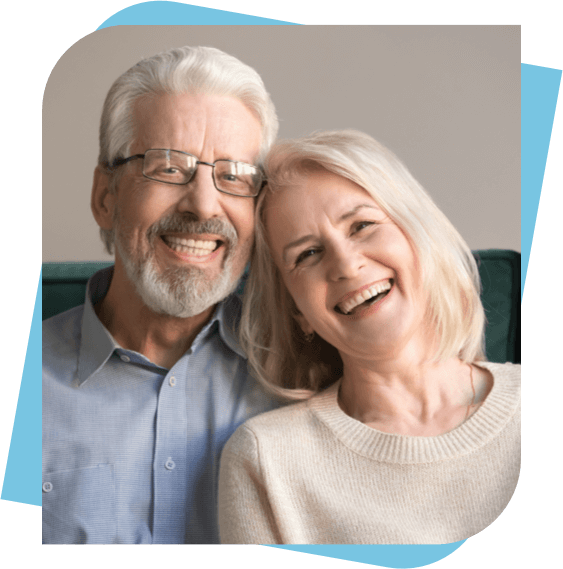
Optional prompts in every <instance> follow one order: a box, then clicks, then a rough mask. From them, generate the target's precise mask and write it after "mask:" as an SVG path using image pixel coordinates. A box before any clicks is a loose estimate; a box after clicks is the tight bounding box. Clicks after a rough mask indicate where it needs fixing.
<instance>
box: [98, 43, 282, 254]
mask: <svg viewBox="0 0 563 569" xmlns="http://www.w3.org/2000/svg"><path fill="white" fill-rule="evenodd" d="M160 93H168V94H180V93H192V94H199V93H204V94H207V95H221V96H228V97H233V98H235V99H238V100H240V101H241V102H242V103H243V104H244V105H245V106H246V107H247V108H248V109H249V110H250V111H252V112H253V113H254V114H255V115H256V116H257V117H258V119H259V120H260V124H261V125H262V139H261V152H260V157H259V161H261V160H262V159H263V157H264V155H265V154H266V152H267V151H268V149H269V148H270V146H271V145H272V143H273V141H274V140H275V138H276V135H277V132H278V126H279V124H278V119H277V116H276V110H275V108H274V104H273V103H272V100H271V98H270V95H269V94H268V92H267V91H266V88H265V87H264V83H263V82H262V79H261V78H260V75H258V73H257V72H256V71H255V70H254V69H252V68H251V67H249V66H248V65H246V64H244V63H242V62H241V61H239V60H238V59H237V58H236V57H233V56H232V55H228V54H226V53H224V52H222V51H220V50H218V49H215V48H212V47H187V46H186V47H180V48H174V49H171V50H169V51H165V52H162V53H159V54H157V55H154V56H152V57H149V58H147V59H143V60H142V61H140V62H139V63H137V64H136V65H134V66H133V67H131V69H129V70H128V71H126V72H125V73H124V74H123V75H121V76H120V77H119V78H118V79H117V80H116V81H115V83H114V84H113V85H112V87H111V89H110V90H109V92H108V94H107V97H106V100H105V103H104V107H103V110H102V118H101V123H100V154H99V157H98V166H99V167H100V168H103V169H104V170H105V171H106V172H107V173H108V174H109V176H110V190H111V191H115V188H116V187H117V183H118V181H119V175H120V174H119V172H120V171H121V169H117V170H116V171H115V172H113V171H112V170H111V168H109V167H110V166H111V164H112V163H113V162H114V161H115V159H116V158H126V157H127V156H129V151H130V148H131V145H132V143H133V139H134V135H135V122H134V117H133V109H134V105H135V102H136V101H137V100H138V99H139V98H140V97H143V96H146V95H154V94H160ZM100 234H101V237H102V241H103V242H104V244H105V246H106V249H107V250H108V252H110V253H111V252H112V250H113V234H112V232H111V231H106V230H103V229H102V230H101V231H100Z"/></svg>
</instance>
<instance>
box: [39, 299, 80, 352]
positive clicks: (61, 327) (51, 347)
mask: <svg viewBox="0 0 563 569" xmlns="http://www.w3.org/2000/svg"><path fill="white" fill-rule="evenodd" d="M83 314H84V305H83V304H81V305H80V306H76V307H75V308H71V309H70V310H67V311H65V312H62V313H61V314H57V315H55V316H52V317H51V318H48V319H47V320H44V321H43V324H42V329H43V356H44V357H45V355H49V354H50V353H54V354H56V353H59V352H60V350H61V348H63V347H64V346H73V347H76V346H77V343H78V341H79V338H80V334H81V326H82V316H83Z"/></svg>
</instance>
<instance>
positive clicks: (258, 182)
mask: <svg viewBox="0 0 563 569" xmlns="http://www.w3.org/2000/svg"><path fill="white" fill-rule="evenodd" d="M131 160H143V176H144V177H145V178H148V179H149V180H155V181H156V182H162V183H164V184H173V185H175V186H183V185H185V184H188V183H189V182H190V180H191V179H192V178H193V177H194V175H195V173H196V171H197V167H198V165H199V164H204V165H205V166H211V168H213V183H214V184H215V187H216V188H217V190H219V191H220V192H223V193H224V194H229V195H231V196H239V197H242V198H253V197H255V196H257V195H258V194H259V193H260V190H261V189H262V187H263V186H264V184H265V182H266V180H265V177H264V174H263V173H262V171H261V170H260V169H259V168H257V167H256V166H252V165H251V164H245V163H244V162H234V161H233V160H215V162H214V163H213V164H211V163H209V162H202V161H201V160H198V159H197V157H196V156H193V155H192V154H188V153H187V152H182V151H180V150H168V149H165V148H151V149H150V150H147V151H146V152H145V153H144V154H135V155H134V156H129V158H116V159H115V160H114V161H113V163H112V164H111V166H110V168H115V167H117V166H122V165H123V164H127V162H131Z"/></svg>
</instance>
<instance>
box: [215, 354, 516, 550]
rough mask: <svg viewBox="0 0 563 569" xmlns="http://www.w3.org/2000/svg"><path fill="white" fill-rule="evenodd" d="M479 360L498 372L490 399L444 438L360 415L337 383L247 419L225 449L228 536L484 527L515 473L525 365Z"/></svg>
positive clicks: (402, 536) (357, 539)
mask: <svg viewBox="0 0 563 569" xmlns="http://www.w3.org/2000/svg"><path fill="white" fill-rule="evenodd" d="M479 365H480V366H482V367H484V368H486V369H488V370H489V371H490V372H491V373H492V375H493V378H494V383H493V388H492V390H491V392H490V393H489V395H488V397H487V399H486V400H485V401H484V403H483V404H482V405H481V407H480V408H479V409H478V410H477V411H476V412H475V413H474V414H473V415H472V416H471V417H470V418H469V419H468V420H467V421H465V422H464V423H463V424H462V425H460V426H459V427H457V428H456V429H454V430H452V431H450V432H448V433H445V434H443V435H439V436H435V437H413V436H404V435H393V434H388V433H383V432H381V431H377V430H375V429H372V428H370V427H367V426H366V425H364V424H363V423H360V422H359V421H357V420H355V419H352V418H351V417H349V416H348V415H346V414H345V413H344V412H343V411H342V410H341V409H340V407H339V406H338V403H337V395H338V387H339V383H337V384H335V385H333V386H331V387H329V388H328V389H327V390H326V391H324V392H322V393H320V394H319V395H317V396H315V397H313V398H312V399H310V400H309V401H306V402H303V403H297V404H295V405H290V406H289V407H285V408H282V409H279V410H276V411H272V412H269V413H265V414H263V415H260V416H258V417H254V418H253V419H250V420H249V421H247V422H246V423H245V424H244V425H242V426H241V427H239V429H237V431H236V432H235V434H234V435H233V436H232V437H231V439H230V440H229V442H228V443H227V445H226V447H225V449H224V451H223V454H222V462H221V473H220V481H219V529H220V537H221V541H222V543H263V544H266V543H285V544H291V543H293V544H296V543H300V544H313V543H317V544H329V543H358V544H362V543H363V544H369V543H373V544H424V543H430V544H432V543H433V544H437V543H451V542H454V541H459V540H462V539H466V538H468V537H471V536H472V535H474V534H476V533H477V532H479V531H481V530H482V529H484V528H486V527H487V526H488V525H489V524H490V523H492V522H493V521H494V520H495V519H496V518H497V517H498V516H499V515H500V513H501V512H502V511H503V510H504V508H505V507H506V505H507V504H508V502H509V500H510V498H511V496H512V494H513V492H514V489H515V488H516V484H517V481H518V475H519V471H520V366H518V365H513V364H495V363H480V364H479Z"/></svg>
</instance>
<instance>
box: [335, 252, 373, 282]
mask: <svg viewBox="0 0 563 569" xmlns="http://www.w3.org/2000/svg"><path fill="white" fill-rule="evenodd" d="M364 266H365V257H364V256H363V255H362V254H361V252H360V251H358V250H356V249H355V248H354V247H346V246H344V245H335V246H333V248H332V251H331V252H330V255H329V269H328V278H329V280H331V281H335V282H336V281H340V280H344V279H353V278H354V277H356V276H357V275H358V273H359V272H360V271H361V270H362V268H363V267H364Z"/></svg>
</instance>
